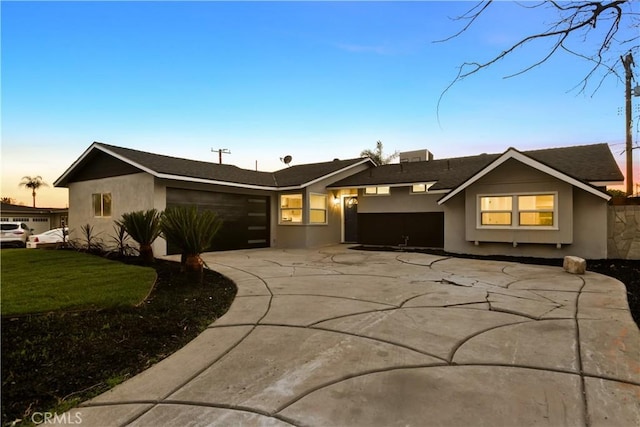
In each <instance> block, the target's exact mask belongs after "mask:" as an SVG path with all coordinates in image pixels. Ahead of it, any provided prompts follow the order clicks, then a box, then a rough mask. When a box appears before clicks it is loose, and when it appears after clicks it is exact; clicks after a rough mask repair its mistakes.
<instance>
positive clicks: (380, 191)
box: [364, 186, 391, 196]
mask: <svg viewBox="0 0 640 427" xmlns="http://www.w3.org/2000/svg"><path fill="white" fill-rule="evenodd" d="M364 194H365V195H366V196H374V195H379V196H388V195H389V194H391V188H390V187H389V186H377V187H365V189H364Z"/></svg>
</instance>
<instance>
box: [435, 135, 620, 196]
mask: <svg viewBox="0 0 640 427" xmlns="http://www.w3.org/2000/svg"><path fill="white" fill-rule="evenodd" d="M509 159H515V160H517V161H519V162H521V163H524V164H526V165H527V166H531V167H532V168H534V169H537V170H539V171H541V172H543V173H546V174H548V175H551V176H553V177H554V178H557V179H559V180H561V181H564V182H567V183H569V184H571V185H573V186H575V187H578V188H580V189H582V190H584V191H586V192H588V193H591V194H593V195H595V196H598V197H600V198H602V199H605V200H606V201H609V200H610V199H611V196H609V195H608V194H606V193H604V192H602V191H600V190H598V189H597V188H595V187H593V186H592V185H591V184H590V183H586V182H583V181H580V180H579V179H576V178H574V177H572V176H569V175H567V174H565V173H563V172H560V171H559V170H557V169H554V168H552V167H551V166H548V165H546V164H544V163H542V162H539V161H538V160H535V159H533V158H531V157H529V156H527V155H525V154H523V153H521V152H519V151H518V150H516V149H515V148H509V149H507V151H505V152H504V153H503V154H502V155H501V156H500V157H498V158H497V159H496V160H494V161H493V162H491V163H490V164H489V165H487V166H485V167H484V168H483V169H481V170H480V171H479V172H477V173H476V174H474V175H472V176H471V177H470V178H469V179H467V180H466V181H464V182H463V183H462V184H460V185H459V186H457V187H456V188H455V189H453V190H452V191H451V192H450V193H449V194H447V195H446V196H444V197H443V198H441V199H440V200H438V204H439V205H441V204H443V203H446V202H447V201H448V200H450V199H451V198H453V197H454V196H456V195H457V194H459V193H460V192H462V191H463V190H465V189H466V188H467V187H469V186H470V185H472V184H473V183H475V182H477V181H478V180H480V179H481V178H482V177H484V176H485V175H487V174H488V173H489V172H491V171H493V170H494V169H496V168H497V167H498V166H500V165H502V164H503V163H504V162H506V161H507V160H509Z"/></svg>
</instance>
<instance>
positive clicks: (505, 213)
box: [480, 196, 513, 225]
mask: <svg viewBox="0 0 640 427" xmlns="http://www.w3.org/2000/svg"><path fill="white" fill-rule="evenodd" d="M512 202H513V197H512V196H485V197H481V198H480V224H482V225H511V211H512Z"/></svg>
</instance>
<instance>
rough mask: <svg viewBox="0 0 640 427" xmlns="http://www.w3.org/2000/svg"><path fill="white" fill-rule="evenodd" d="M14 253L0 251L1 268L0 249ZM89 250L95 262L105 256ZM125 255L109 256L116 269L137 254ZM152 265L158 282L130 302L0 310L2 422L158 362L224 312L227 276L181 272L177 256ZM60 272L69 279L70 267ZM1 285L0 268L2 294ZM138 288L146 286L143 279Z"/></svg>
mask: <svg viewBox="0 0 640 427" xmlns="http://www.w3.org/2000/svg"><path fill="white" fill-rule="evenodd" d="M24 251H26V250H18V251H17V252H24ZM29 251H30V252H31V251H32V250H29ZM13 252H14V251H12V250H11V251H7V250H3V251H2V263H3V266H2V269H3V274H4V269H5V267H6V265H5V263H8V261H7V258H5V255H10V254H12V253H13ZM35 252H41V251H39V250H38V251H35ZM52 252H53V254H51V256H54V254H56V253H58V252H60V251H52ZM75 255H82V254H72V255H71V256H75ZM27 256H30V255H27ZM45 256H46V255H45ZM87 256H89V255H87ZM89 257H93V258H89V259H88V261H96V262H97V263H98V264H97V265H98V266H99V265H100V263H101V262H103V261H105V260H103V259H101V258H100V257H98V256H95V255H91V256H89ZM94 258H95V259H94ZM83 259H84V256H83ZM124 261H126V263H120V262H115V261H108V263H109V265H111V267H112V269H113V270H114V271H115V270H119V269H120V268H123V267H135V266H134V265H127V263H135V262H136V260H135V259H128V260H124ZM136 268H137V269H139V268H140V267H136ZM145 271H146V269H145ZM151 271H152V272H153V273H155V274H157V277H158V279H157V281H156V286H155V287H154V288H153V291H152V292H151V295H150V296H149V297H148V298H147V299H146V300H144V303H143V304H140V305H136V306H135V307H134V306H132V305H129V306H127V305H123V304H117V305H115V306H113V307H111V308H105V309H100V310H88V311H75V310H74V311H72V312H69V311H66V310H61V311H55V312H46V313H42V314H35V315H20V316H2V324H1V329H2V343H1V348H2V360H1V362H2V367H1V373H2V425H3V426H4V425H10V424H13V423H14V422H16V420H22V422H19V421H17V422H16V424H17V425H21V426H22V425H32V424H33V423H32V422H31V420H32V416H33V414H34V413H38V412H47V411H52V410H56V411H64V410H66V409H69V408H71V407H72V406H74V405H77V404H78V403H80V402H82V401H84V400H86V399H88V398H91V397H93V396H95V395H97V394H99V393H102V392H104V391H106V390H108V389H109V388H111V387H113V386H115V385H116V384H118V383H120V382H122V381H124V380H126V379H127V378H130V377H132V376H134V375H135V374H137V373H139V372H141V371H143V370H144V369H146V368H148V367H150V366H151V365H153V364H155V363H157V362H159V361H160V360H162V359H164V358H165V357H167V356H169V355H170V354H171V353H173V352H175V351H176V350H179V349H180V348H182V347H183V346H184V345H185V344H186V343H188V342H189V341H190V340H192V339H193V338H195V337H196V336H197V335H198V334H199V333H200V332H201V331H202V330H204V329H205V328H206V327H207V326H208V325H209V324H211V322H213V321H214V320H215V319H216V318H218V317H220V316H221V315H223V314H224V313H225V312H226V311H227V310H228V308H229V306H230V305H231V302H232V301H233V299H234V296H235V294H236V287H235V285H234V284H233V282H231V281H230V280H229V279H227V278H226V277H224V276H222V275H220V274H218V273H216V272H214V271H210V270H205V272H204V275H203V280H202V282H200V281H199V280H196V281H194V277H193V276H191V277H190V276H186V275H184V274H183V273H180V265H179V263H175V262H169V261H162V260H156V262H155V263H154V265H153V269H151ZM60 273H61V274H62V272H60ZM76 274H77V275H78V276H81V275H80V274H79V273H78V272H77V270H76ZM155 274H154V275H155ZM111 275H112V274H111V270H109V271H107V272H106V273H105V272H103V273H101V274H98V276H103V279H104V280H107V278H106V277H104V276H111ZM82 276H83V277H86V276H92V275H91V274H83V275H82ZM65 277H66V279H65V281H73V280H75V278H74V277H73V274H72V275H71V277H69V276H65ZM109 279H110V278H109ZM122 280H129V279H128V278H127V279H124V278H123V279H122ZM60 282H63V280H60ZM80 282H81V283H83V281H82V280H80ZM26 283H28V282H26ZM85 283H86V282H85ZM129 283H130V286H134V287H135V286H137V285H136V284H135V283H132V282H129ZM63 285H64V284H63V283H58V286H63ZM4 287H5V276H4V275H3V277H2V288H3V289H2V290H3V300H4V297H5V295H4ZM143 288H144V289H145V292H146V291H148V290H149V284H148V283H147V284H146V285H145V286H144V287H143ZM143 297H144V295H143ZM139 300H140V299H139V298H133V300H132V301H134V303H135V302H138V301H139ZM3 302H4V301H3ZM3 308H4V307H3Z"/></svg>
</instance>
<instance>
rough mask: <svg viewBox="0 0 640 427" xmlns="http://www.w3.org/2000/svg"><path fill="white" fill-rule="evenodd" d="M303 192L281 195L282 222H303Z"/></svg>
mask: <svg viewBox="0 0 640 427" xmlns="http://www.w3.org/2000/svg"><path fill="white" fill-rule="evenodd" d="M302 206H303V204H302V194H300V193H298V194H281V195H280V224H302Z"/></svg>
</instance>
